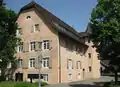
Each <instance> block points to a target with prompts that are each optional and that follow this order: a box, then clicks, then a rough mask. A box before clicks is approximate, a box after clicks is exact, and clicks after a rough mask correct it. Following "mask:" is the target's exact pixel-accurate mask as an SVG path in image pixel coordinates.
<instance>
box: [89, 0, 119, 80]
mask: <svg viewBox="0 0 120 87" xmlns="http://www.w3.org/2000/svg"><path fill="white" fill-rule="evenodd" d="M90 27H91V33H90V39H91V40H92V41H93V43H94V46H95V47H96V48H97V52H98V53H99V55H100V57H101V58H103V59H109V60H110V63H109V66H110V67H111V69H112V71H113V72H114V73H115V82H117V79H118V74H117V73H118V72H119V70H120V0H98V4H97V5H96V7H95V8H94V9H93V11H92V14H91V19H90Z"/></svg>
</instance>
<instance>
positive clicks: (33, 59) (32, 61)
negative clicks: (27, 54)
mask: <svg viewBox="0 0 120 87" xmlns="http://www.w3.org/2000/svg"><path fill="white" fill-rule="evenodd" d="M29 67H30V68H34V67H35V58H31V59H29Z"/></svg>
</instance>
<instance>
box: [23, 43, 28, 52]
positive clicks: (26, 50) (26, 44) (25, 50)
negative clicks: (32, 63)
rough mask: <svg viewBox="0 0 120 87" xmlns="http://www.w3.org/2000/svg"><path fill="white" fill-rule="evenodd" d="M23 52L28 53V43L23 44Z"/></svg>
mask: <svg viewBox="0 0 120 87" xmlns="http://www.w3.org/2000/svg"><path fill="white" fill-rule="evenodd" d="M23 52H29V43H28V42H25V43H23Z"/></svg>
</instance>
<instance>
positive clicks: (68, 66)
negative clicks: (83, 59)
mask: <svg viewBox="0 0 120 87" xmlns="http://www.w3.org/2000/svg"><path fill="white" fill-rule="evenodd" d="M68 63H69V59H67V69H68V68H69V64H68Z"/></svg>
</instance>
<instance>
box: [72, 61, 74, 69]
mask: <svg viewBox="0 0 120 87" xmlns="http://www.w3.org/2000/svg"><path fill="white" fill-rule="evenodd" d="M72 69H74V61H73V60H72Z"/></svg>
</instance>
